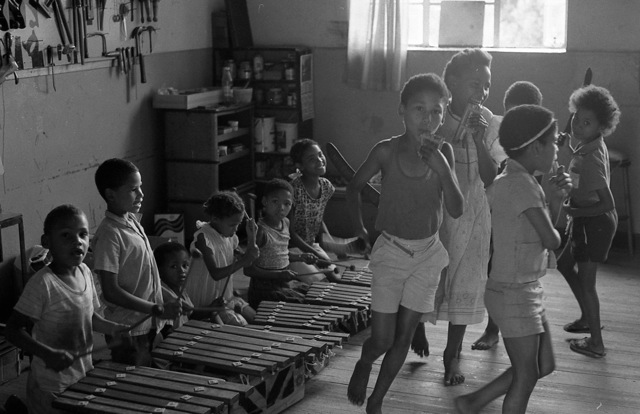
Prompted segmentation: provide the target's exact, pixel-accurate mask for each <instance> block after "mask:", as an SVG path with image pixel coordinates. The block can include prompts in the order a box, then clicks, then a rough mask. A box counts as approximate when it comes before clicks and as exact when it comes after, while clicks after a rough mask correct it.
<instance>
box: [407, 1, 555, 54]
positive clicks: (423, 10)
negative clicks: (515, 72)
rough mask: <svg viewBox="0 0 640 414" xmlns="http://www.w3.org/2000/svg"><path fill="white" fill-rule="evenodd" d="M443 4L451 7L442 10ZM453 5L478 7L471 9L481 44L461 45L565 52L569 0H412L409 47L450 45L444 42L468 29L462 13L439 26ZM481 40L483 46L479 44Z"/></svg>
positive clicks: (410, 2)
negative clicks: (450, 21)
mask: <svg viewBox="0 0 640 414" xmlns="http://www.w3.org/2000/svg"><path fill="white" fill-rule="evenodd" d="M443 3H448V4H446V5H445V6H444V7H443ZM452 3H456V4H452ZM463 3H466V5H465V4H463ZM470 3H473V4H470ZM477 3H480V4H483V5H484V7H482V6H480V5H478V4H477ZM451 6H458V7H466V6H475V7H471V8H472V9H474V10H475V12H472V14H471V15H470V17H471V18H474V19H478V20H479V22H478V25H477V27H476V30H481V33H478V35H479V37H478V41H477V43H478V44H474V42H473V41H472V43H469V44H466V45H465V44H460V45H459V46H482V47H485V48H519V49H522V48H528V49H564V48H565V46H566V26H567V0H472V1H459V0H448V1H447V0H409V45H410V46H420V47H439V46H447V44H446V42H445V43H444V44H443V42H442V41H441V40H442V39H443V38H449V37H450V35H455V34H459V33H460V31H461V30H463V29H464V28H465V24H462V22H463V21H464V20H463V17H462V16H461V14H456V15H454V16H452V17H453V19H454V21H455V22H456V24H454V25H451V24H450V25H448V26H449V27H442V28H441V27H440V23H441V21H442V22H444V21H447V19H446V17H447V16H445V15H443V16H441V11H442V10H443V9H447V7H451ZM478 7H480V10H478ZM482 14H484V17H482ZM480 20H482V21H481V22H480ZM441 29H442V30H441ZM441 36H442V37H441ZM454 37H455V36H454ZM480 38H481V39H482V40H481V42H482V44H479V42H480V40H479V39H480Z"/></svg>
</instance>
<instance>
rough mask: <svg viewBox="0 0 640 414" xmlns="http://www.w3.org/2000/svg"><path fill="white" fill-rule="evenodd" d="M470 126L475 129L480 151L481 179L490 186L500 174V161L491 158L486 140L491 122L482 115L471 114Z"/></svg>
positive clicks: (474, 138)
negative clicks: (485, 136) (486, 133)
mask: <svg viewBox="0 0 640 414" xmlns="http://www.w3.org/2000/svg"><path fill="white" fill-rule="evenodd" d="M469 126H470V127H471V128H472V129H474V132H473V141H474V143H475V144H476V152H477V153H478V172H479V173H480V179H481V180H482V182H483V183H484V186H485V187H488V186H490V185H491V183H493V180H494V179H495V178H496V175H497V174H498V163H496V162H495V161H494V160H493V158H491V154H490V153H489V148H487V145H486V143H485V140H484V135H485V132H486V131H487V127H488V126H489V124H488V123H487V121H486V119H484V117H483V116H482V115H480V114H477V115H472V116H471V118H470V119H469Z"/></svg>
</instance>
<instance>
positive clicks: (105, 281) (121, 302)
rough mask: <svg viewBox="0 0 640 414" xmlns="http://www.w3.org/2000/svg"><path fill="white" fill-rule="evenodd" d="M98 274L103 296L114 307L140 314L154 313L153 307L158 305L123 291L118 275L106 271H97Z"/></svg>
mask: <svg viewBox="0 0 640 414" xmlns="http://www.w3.org/2000/svg"><path fill="white" fill-rule="evenodd" d="M96 273H97V274H98V276H100V284H101V285H102V294H103V295H104V298H105V299H106V300H107V301H109V302H111V303H113V304H114V305H118V306H121V307H123V308H126V309H131V310H135V311H137V312H140V313H147V314H151V313H152V312H153V307H154V306H155V305H156V304H155V303H153V302H149V301H147V300H144V299H142V298H139V297H137V296H135V295H133V294H131V293H129V292H127V291H126V290H124V289H122V288H121V287H120V285H119V284H118V274H116V273H112V272H108V271H106V270H96Z"/></svg>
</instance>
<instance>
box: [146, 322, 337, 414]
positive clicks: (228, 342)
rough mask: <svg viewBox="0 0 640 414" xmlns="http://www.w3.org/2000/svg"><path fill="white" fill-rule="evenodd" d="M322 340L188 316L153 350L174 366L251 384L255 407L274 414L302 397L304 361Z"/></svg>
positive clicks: (321, 346) (323, 347)
mask: <svg viewBox="0 0 640 414" xmlns="http://www.w3.org/2000/svg"><path fill="white" fill-rule="evenodd" d="M318 352H326V344H325V343H322V342H318V341H313V340H307V339H303V338H300V337H298V336H292V335H282V334H277V333H269V332H261V331H256V330H253V329H248V328H241V327H237V326H230V325H218V324H212V323H211V322H202V321H194V320H191V321H189V322H187V323H186V324H185V325H183V326H182V327H180V328H178V329H177V330H175V331H174V332H173V333H172V334H170V335H169V336H168V337H167V338H165V339H164V340H163V341H162V342H161V343H160V344H159V345H158V346H157V347H156V348H155V349H154V350H153V352H152V355H153V356H154V357H155V358H160V359H164V360H167V361H169V362H171V363H172V369H180V370H185V369H189V370H191V371H195V372H211V373H214V374H215V375H221V376H223V377H224V378H227V379H230V380H240V381H242V382H243V383H246V384H250V385H253V386H254V388H255V389H256V390H259V392H256V393H254V394H253V395H252V397H251V401H252V402H253V404H254V405H255V410H254V411H253V412H259V413H278V412H280V411H282V410H284V409H285V408H287V407H289V406H291V405H293V404H294V403H296V402H297V401H299V400H301V399H302V398H303V397H304V382H305V381H304V377H305V360H306V359H314V358H315V355H316V354H317V353H318Z"/></svg>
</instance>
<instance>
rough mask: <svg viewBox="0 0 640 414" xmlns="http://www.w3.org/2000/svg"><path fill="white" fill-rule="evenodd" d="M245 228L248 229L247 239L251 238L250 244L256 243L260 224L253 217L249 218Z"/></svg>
mask: <svg viewBox="0 0 640 414" xmlns="http://www.w3.org/2000/svg"><path fill="white" fill-rule="evenodd" d="M245 229H246V231H247V239H248V240H249V244H255V242H256V234H257V233H258V225H257V224H256V221H255V220H254V219H252V218H248V219H247V224H246V226H245Z"/></svg>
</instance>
